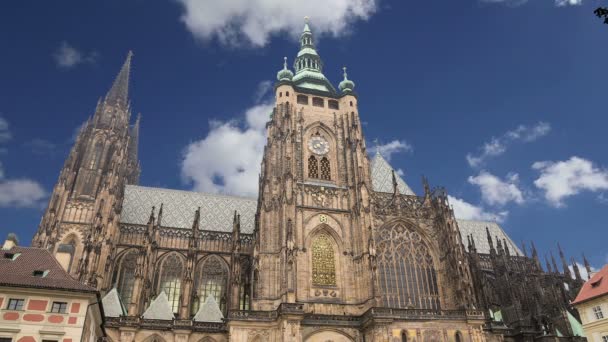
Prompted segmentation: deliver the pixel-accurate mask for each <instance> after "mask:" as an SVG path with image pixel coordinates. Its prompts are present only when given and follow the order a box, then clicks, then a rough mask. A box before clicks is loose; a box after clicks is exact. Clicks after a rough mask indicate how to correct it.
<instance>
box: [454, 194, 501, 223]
mask: <svg viewBox="0 0 608 342" xmlns="http://www.w3.org/2000/svg"><path fill="white" fill-rule="evenodd" d="M448 201H449V202H450V205H451V206H452V208H454V216H456V218H458V219H464V220H482V221H496V222H504V220H505V219H506V218H507V216H508V215H509V212H508V211H506V210H505V211H500V212H489V211H486V210H485V209H483V208H482V207H481V206H476V205H473V204H471V203H469V202H467V201H465V200H463V199H460V198H456V197H453V196H450V195H448Z"/></svg>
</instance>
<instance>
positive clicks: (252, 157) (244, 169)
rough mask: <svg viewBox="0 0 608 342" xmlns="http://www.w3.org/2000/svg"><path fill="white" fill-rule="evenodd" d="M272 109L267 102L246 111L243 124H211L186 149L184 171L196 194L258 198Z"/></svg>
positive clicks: (183, 162)
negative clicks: (268, 123) (202, 134)
mask: <svg viewBox="0 0 608 342" xmlns="http://www.w3.org/2000/svg"><path fill="white" fill-rule="evenodd" d="M256 96H258V98H263V97H264V94H261V95H259V94H258V95H256ZM273 106H274V105H273V104H272V103H266V102H264V103H258V104H257V105H255V106H253V107H251V108H249V109H247V110H246V111H245V114H244V116H245V120H244V122H241V121H238V120H231V121H228V122H220V121H213V122H210V126H211V127H210V131H209V133H208V134H207V136H206V137H205V138H203V139H201V140H199V141H195V142H192V143H190V144H189V145H188V146H187V147H186V148H185V150H184V155H183V160H182V165H181V172H182V176H183V177H184V179H185V180H186V181H187V182H189V183H192V185H193V188H194V190H195V191H203V192H212V193H222V194H230V195H241V196H256V195H257V193H258V177H259V173H260V166H261V163H262V156H263V152H264V145H265V144H266V123H267V122H268V121H269V119H270V118H269V115H270V113H271V112H272V110H273Z"/></svg>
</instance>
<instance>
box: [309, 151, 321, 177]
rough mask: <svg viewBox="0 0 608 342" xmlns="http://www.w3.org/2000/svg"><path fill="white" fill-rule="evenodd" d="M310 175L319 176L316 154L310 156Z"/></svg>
mask: <svg viewBox="0 0 608 342" xmlns="http://www.w3.org/2000/svg"><path fill="white" fill-rule="evenodd" d="M308 177H309V178H319V163H318V162H317V158H316V157H315V156H310V157H309V158H308Z"/></svg>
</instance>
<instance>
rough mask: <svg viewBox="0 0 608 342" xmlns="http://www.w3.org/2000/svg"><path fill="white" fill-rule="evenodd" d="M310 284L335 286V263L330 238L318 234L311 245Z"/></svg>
mask: <svg viewBox="0 0 608 342" xmlns="http://www.w3.org/2000/svg"><path fill="white" fill-rule="evenodd" d="M312 284H313V285H320V286H336V262H335V256H334V247H333V244H332V241H331V237H330V236H329V235H328V234H327V233H321V234H319V235H318V236H317V237H316V238H315V239H314V240H313V243H312Z"/></svg>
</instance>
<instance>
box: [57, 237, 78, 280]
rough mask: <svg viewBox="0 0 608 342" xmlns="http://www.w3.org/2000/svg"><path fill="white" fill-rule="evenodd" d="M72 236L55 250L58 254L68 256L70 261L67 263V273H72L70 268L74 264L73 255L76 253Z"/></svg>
mask: <svg viewBox="0 0 608 342" xmlns="http://www.w3.org/2000/svg"><path fill="white" fill-rule="evenodd" d="M74 239H75V238H74V237H73V236H71V237H70V239H69V240H68V241H67V242H66V243H62V244H60V245H59V248H57V252H58V253H66V254H69V255H70V261H69V262H68V269H67V271H68V273H70V272H71V271H72V266H73V264H74V254H75V253H76V241H75V240H74Z"/></svg>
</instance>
